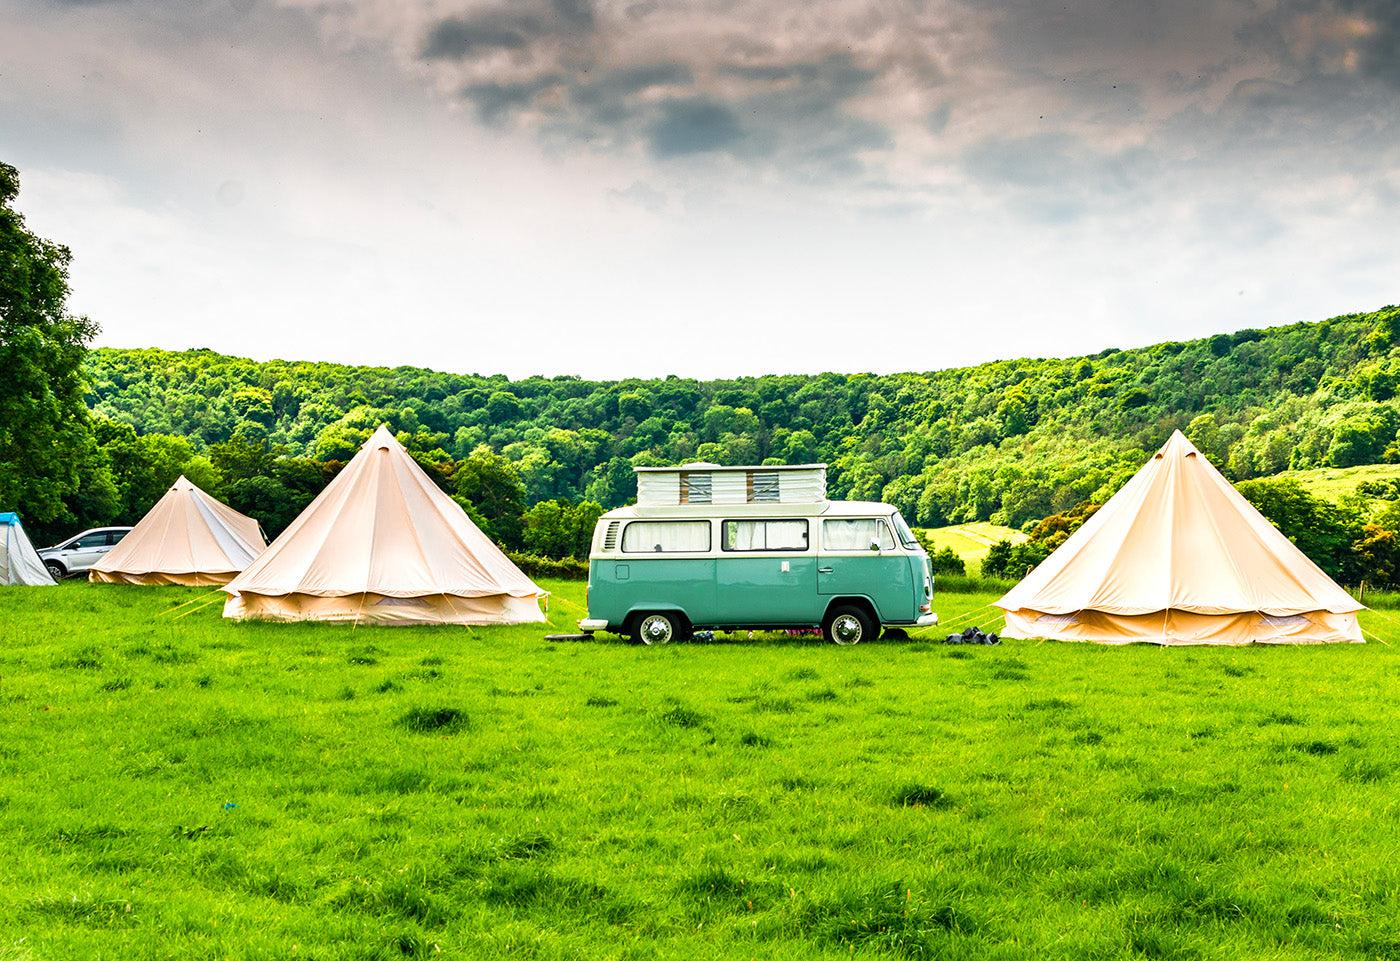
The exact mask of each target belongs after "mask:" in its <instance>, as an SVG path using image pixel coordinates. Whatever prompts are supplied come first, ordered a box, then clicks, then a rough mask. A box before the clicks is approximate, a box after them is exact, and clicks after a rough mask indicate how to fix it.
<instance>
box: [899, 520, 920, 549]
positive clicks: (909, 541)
mask: <svg viewBox="0 0 1400 961" xmlns="http://www.w3.org/2000/svg"><path fill="white" fill-rule="evenodd" d="M892 520H893V521H894V532H895V535H896V536H897V537H898V538H899V542H900V543H901V544H903V545H904V546H905V547H918V546H919V539H918V538H917V537H915V536H914V532H913V530H911V529H910V527H909V525H908V524H906V523H905V522H904V518H903V517H901V516H900V514H899V511H895V512H894V516H893V517H892Z"/></svg>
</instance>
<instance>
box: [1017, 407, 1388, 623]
mask: <svg viewBox="0 0 1400 961" xmlns="http://www.w3.org/2000/svg"><path fill="white" fill-rule="evenodd" d="M996 603H997V606H998V607H1000V608H1002V609H1003V610H1005V611H1006V629H1005V630H1004V631H1003V632H1002V633H1003V636H1004V637H1020V638H1030V637H1045V638H1053V639H1057V640H1067V641H1097V642H1099V643H1103V644H1128V643H1132V642H1135V641H1147V642H1151V643H1156V644H1249V643H1291V644H1317V643H1324V642H1329V641H1352V642H1357V643H1359V642H1360V641H1361V629H1360V626H1359V625H1358V624H1357V620H1356V612H1357V611H1359V610H1361V609H1362V605H1360V604H1358V603H1357V602H1356V600H1355V599H1354V598H1352V597H1351V595H1349V594H1348V593H1347V592H1346V591H1344V590H1342V589H1341V588H1340V587H1338V586H1337V584H1336V583H1335V582H1334V581H1333V580H1332V579H1331V578H1330V577H1328V576H1327V575H1326V574H1324V573H1323V572H1322V570H1321V569H1320V568H1318V566H1317V565H1316V564H1314V563H1313V562H1312V561H1310V560H1309V559H1308V558H1307V557H1306V556H1305V555H1304V554H1303V552H1302V551H1300V550H1299V549H1298V548H1297V547H1295V546H1294V545H1293V543H1292V542H1291V541H1290V540H1289V539H1288V538H1286V537H1284V536H1283V534H1281V533H1280V532H1279V530H1278V529H1277V528H1276V527H1274V526H1273V524H1271V523H1269V521H1268V520H1267V519H1266V518H1265V517H1264V516H1263V515H1262V514H1260V513H1259V512H1258V511H1257V510H1255V508H1254V506H1253V505H1252V504H1250V503H1249V502H1248V501H1247V500H1245V499H1244V498H1243V497H1242V496H1240V494H1239V492H1238V491H1236V490H1235V489H1234V487H1232V486H1231V485H1230V482H1229V481H1227V480H1226V479H1225V478H1224V477H1223V476H1221V474H1220V472H1219V471H1217V470H1216V469H1215V468H1214V467H1213V466H1211V464H1210V462H1209V461H1208V460H1206V458H1205V457H1204V456H1203V455H1202V454H1201V453H1200V452H1199V451H1198V450H1196V448H1195V447H1194V446H1193V445H1192V444H1191V442H1190V441H1189V440H1187V439H1186V437H1185V436H1184V435H1183V434H1182V433H1181V431H1176V432H1175V433H1173V434H1172V436H1171V439H1170V440H1168V441H1167V443H1166V444H1165V445H1163V447H1162V449H1161V450H1160V451H1158V452H1157V454H1156V456H1154V457H1153V458H1152V460H1150V461H1148V462H1147V464H1146V465H1145V466H1144V467H1143V468H1142V470H1140V471H1138V472H1137V474H1135V475H1134V476H1133V478H1132V480H1130V481H1128V483H1127V484H1126V485H1124V487H1123V489H1122V490H1120V491H1119V492H1118V493H1117V494H1115V495H1113V497H1112V498H1110V499H1109V501H1108V503H1107V504H1105V505H1104V506H1103V507H1101V508H1099V510H1098V512H1097V513H1096V514H1094V516H1093V517H1091V518H1089V520H1088V521H1087V522H1086V523H1085V524H1084V526H1083V527H1081V528H1080V529H1079V530H1077V531H1075V532H1074V534H1072V535H1071V536H1070V538H1069V540H1067V541H1065V542H1064V543H1063V544H1061V545H1060V547H1059V548H1058V549H1057V550H1056V551H1055V552H1054V553H1053V554H1051V555H1050V556H1049V557H1048V558H1046V559H1045V561H1044V562H1043V563H1041V564H1040V566H1039V567H1037V568H1036V569H1035V570H1033V571H1031V573H1030V574H1028V575H1027V576H1026V578H1025V580H1023V581H1021V583H1019V584H1017V585H1016V587H1014V588H1013V589H1012V590H1011V591H1010V592H1009V593H1008V594H1007V595H1006V596H1005V597H1003V598H1002V599H1001V600H999V601H997V602H996Z"/></svg>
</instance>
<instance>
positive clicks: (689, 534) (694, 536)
mask: <svg viewBox="0 0 1400 961" xmlns="http://www.w3.org/2000/svg"><path fill="white" fill-rule="evenodd" d="M709 549H710V522H709V521H633V522H632V523H630V524H628V525H627V526H626V527H624V528H623V529H622V551H623V553H624V554H655V553H662V554H672V553H691V552H698V551H708V550H709Z"/></svg>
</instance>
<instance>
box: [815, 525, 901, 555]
mask: <svg viewBox="0 0 1400 961" xmlns="http://www.w3.org/2000/svg"><path fill="white" fill-rule="evenodd" d="M872 542H874V543H876V544H879V545H880V550H882V551H891V550H894V535H893V534H891V533H890V528H889V525H887V524H886V523H885V522H884V521H883V520H881V519H880V518H878V517H858V518H852V519H850V520H826V521H822V549H823V550H827V551H868V550H870V545H871V543H872Z"/></svg>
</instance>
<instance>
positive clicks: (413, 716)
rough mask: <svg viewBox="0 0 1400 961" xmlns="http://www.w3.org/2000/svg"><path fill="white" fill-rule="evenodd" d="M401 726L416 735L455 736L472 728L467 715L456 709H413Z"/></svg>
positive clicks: (402, 720)
mask: <svg viewBox="0 0 1400 961" xmlns="http://www.w3.org/2000/svg"><path fill="white" fill-rule="evenodd" d="M399 724H400V726H402V727H406V728H408V729H409V730H410V731H413V732H414V733H416V734H454V733H456V732H457V731H460V730H463V729H465V728H467V727H469V726H470V720H469V718H468V717H467V715H466V714H465V713H463V712H462V711H459V710H458V709H457V708H455V707H415V708H411V709H410V710H409V711H408V712H407V713H406V714H404V715H403V717H401V718H399Z"/></svg>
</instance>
